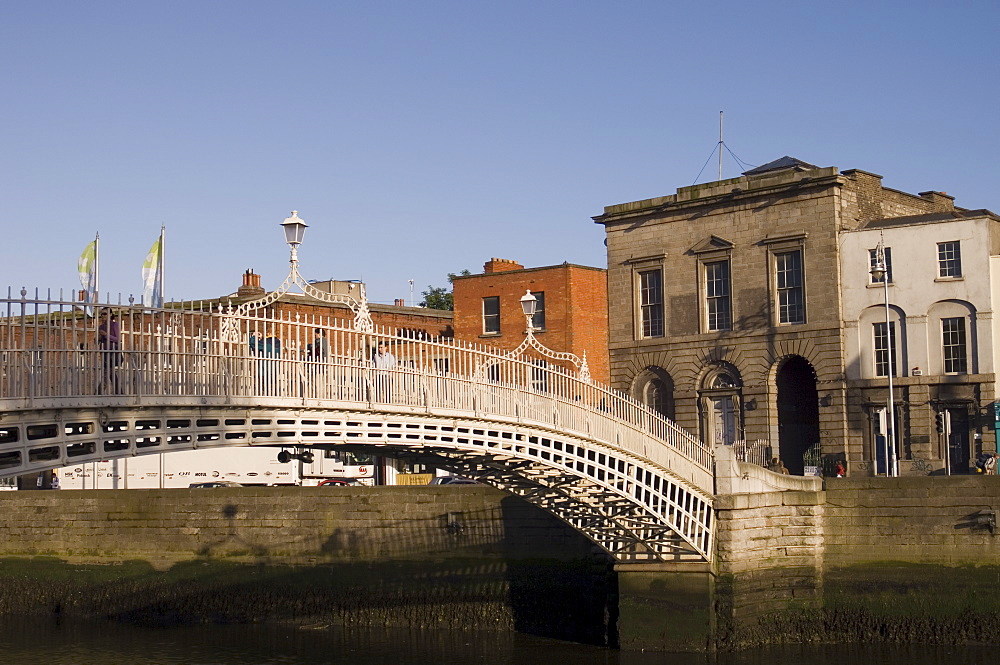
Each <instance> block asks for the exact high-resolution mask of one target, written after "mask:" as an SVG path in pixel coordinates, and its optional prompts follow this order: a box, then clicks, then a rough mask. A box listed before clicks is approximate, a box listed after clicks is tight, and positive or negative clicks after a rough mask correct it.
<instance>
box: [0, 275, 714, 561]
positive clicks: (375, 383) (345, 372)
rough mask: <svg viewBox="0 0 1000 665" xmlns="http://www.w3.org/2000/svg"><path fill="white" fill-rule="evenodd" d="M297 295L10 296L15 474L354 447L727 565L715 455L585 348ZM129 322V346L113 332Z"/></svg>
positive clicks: (634, 551) (1, 362) (641, 542)
mask: <svg viewBox="0 0 1000 665" xmlns="http://www.w3.org/2000/svg"><path fill="white" fill-rule="evenodd" d="M296 275H297V273H295V271H294V265H293V276H296ZM293 281H294V280H293ZM296 283H297V282H296ZM287 286H288V283H287V282H286V285H283V289H284V290H285V291H287ZM300 286H302V285H301V284H300ZM305 290H306V291H307V292H308V291H309V287H308V286H306V287H305ZM312 295H314V296H316V297H317V298H319V299H321V300H326V301H330V302H332V301H334V300H336V298H335V297H334V296H330V295H323V296H322V297H320V296H319V295H317V294H312ZM279 296H280V293H279ZM277 297H278V296H274V294H271V295H269V296H268V297H266V298H262V299H261V300H258V301H254V302H251V303H244V304H243V305H241V306H239V307H234V306H232V305H228V304H222V305H220V304H219V303H217V302H216V303H212V304H204V303H187V304H171V305H169V306H166V307H164V308H157V309H151V308H149V307H143V306H141V305H134V304H127V305H121V304H119V305H83V304H81V303H80V302H72V301H68V300H62V299H52V298H51V297H39V296H38V294H35V297H32V298H29V297H28V296H27V294H26V292H25V291H24V290H22V292H21V297H17V295H12V294H10V293H8V297H7V298H4V299H0V477H10V476H17V475H22V474H27V473H32V472H39V471H44V470H48V469H54V468H59V467H62V466H67V465H71V464H78V463H82V462H89V461H98V460H107V459H115V458H124V457H133V456H139V455H149V454H160V453H165V452H172V451H181V450H192V449H200V448H217V447H222V446H232V447H237V446H275V447H278V446H280V447H285V448H293V449H305V448H311V449H323V448H349V449H354V450H365V451H369V452H374V453H376V454H379V455H386V456H389V457H404V458H414V459H417V460H419V461H421V462H424V463H427V464H431V465H434V466H437V467H440V468H444V469H448V470H450V471H453V472H455V473H459V474H461V475H464V476H467V477H470V478H474V479H476V480H478V481H479V482H482V483H486V484H489V485H493V486H495V487H498V488H500V489H502V490H505V491H507V492H510V493H512V494H515V495H518V496H521V497H523V498H524V499H526V500H528V501H530V502H532V503H534V504H536V505H538V506H540V507H542V508H544V509H545V510H548V511H550V512H552V513H553V514H555V515H556V516H558V517H559V518H561V519H563V520H564V521H566V522H567V523H569V524H570V525H572V526H573V527H575V528H576V529H578V530H579V531H581V532H582V533H584V534H585V535H586V536H588V537H589V538H590V539H592V540H593V541H594V542H595V543H597V544H598V545H600V546H601V547H602V548H604V549H605V550H606V551H607V552H609V553H610V554H611V555H612V556H613V557H615V559H616V560H618V561H620V562H658V561H673V560H685V559H693V560H709V559H711V552H712V535H713V512H712V501H713V472H712V451H711V449H710V448H709V447H707V446H705V445H704V444H702V443H701V442H700V441H698V440H697V439H696V438H694V437H693V436H691V435H690V434H689V433H687V432H685V431H683V430H682V429H680V428H678V427H677V426H676V425H674V424H673V423H672V422H671V421H669V420H668V419H666V418H664V417H663V416H662V415H660V414H659V413H657V412H656V411H654V410H652V409H650V408H648V407H647V406H645V405H643V404H641V403H639V402H637V401H635V400H633V399H631V398H630V397H628V396H627V395H624V394H622V393H620V392H618V391H615V390H613V389H611V388H609V387H607V386H603V385H599V384H597V383H596V382H594V381H592V380H591V379H590V377H589V373H588V372H587V371H586V363H585V361H584V363H583V364H582V366H581V364H580V363H579V362H578V361H579V359H577V358H576V357H575V356H571V354H563V353H554V352H551V351H549V350H547V349H545V348H544V347H542V346H541V345H540V344H538V343H537V341H535V340H534V338H533V337H532V335H531V334H530V331H529V334H528V335H527V338H528V339H526V343H525V344H523V345H522V347H521V348H520V349H518V350H517V351H516V352H504V351H498V350H495V349H490V348H486V347H480V346H475V345H468V344H462V343H460V342H457V341H455V340H453V339H449V338H439V339H434V338H427V336H425V335H422V334H413V333H412V332H407V331H400V330H398V329H393V328H379V327H377V326H375V325H373V324H372V323H371V319H370V317H369V315H368V311H367V302H366V301H365V300H364V297H363V292H362V296H361V299H360V300H354V301H353V304H352V303H351V302H347V304H348V305H349V306H350V307H351V309H350V310H346V309H345V308H340V311H341V314H340V315H339V318H338V315H336V312H334V309H335V308H332V307H327V308H326V311H327V314H325V315H324V314H302V313H301V312H300V313H298V314H287V313H282V312H277V313H276V311H275V310H274V309H273V308H271V307H270V305H271V304H272V303H273V302H274V301H275V300H276V299H277ZM341 302H346V301H341ZM328 304H329V303H328ZM344 311H350V312H351V313H352V314H353V315H354V320H353V321H351V320H345V319H344V317H343V312H344ZM105 313H107V314H111V315H113V316H114V317H115V321H114V323H113V324H110V323H109V324H105V327H104V328H102V323H101V320H102V318H101V315H102V314H105ZM111 328H116V329H117V333H118V335H117V336H118V339H117V342H114V341H107V340H106V339H102V331H103V332H108V331H109V330H110V329H111ZM380 342H382V343H385V344H386V345H387V348H388V350H389V353H391V354H392V357H393V358H392V360H389V359H388V358H386V357H382V358H379V357H377V356H376V355H375V349H376V348H377V345H378V344H379V343H380Z"/></svg>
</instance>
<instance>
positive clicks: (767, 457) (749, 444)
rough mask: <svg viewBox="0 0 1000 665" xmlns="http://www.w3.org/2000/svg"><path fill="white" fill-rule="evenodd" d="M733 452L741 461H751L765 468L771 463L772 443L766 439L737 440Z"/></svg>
mask: <svg viewBox="0 0 1000 665" xmlns="http://www.w3.org/2000/svg"><path fill="white" fill-rule="evenodd" d="M733 452H734V453H736V459H737V460H739V461H740V462H750V463H752V464H756V465H757V466H762V467H764V468H765V469H766V468H768V467H769V466H770V464H771V457H772V455H771V444H770V442H768V441H767V440H765V439H759V440H757V441H736V442H735V443H733Z"/></svg>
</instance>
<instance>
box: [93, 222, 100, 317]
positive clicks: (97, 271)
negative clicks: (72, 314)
mask: <svg viewBox="0 0 1000 665" xmlns="http://www.w3.org/2000/svg"><path fill="white" fill-rule="evenodd" d="M100 299H101V232H100V231H98V232H97V233H96V234H95V235H94V304H95V305H96V304H97V302H98V301H99V300H100Z"/></svg>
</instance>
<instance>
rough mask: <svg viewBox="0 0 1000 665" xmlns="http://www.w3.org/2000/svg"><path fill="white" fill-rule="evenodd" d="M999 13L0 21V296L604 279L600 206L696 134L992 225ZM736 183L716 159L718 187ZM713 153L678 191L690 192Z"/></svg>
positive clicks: (684, 156) (205, 7)
mask: <svg viewBox="0 0 1000 665" xmlns="http://www.w3.org/2000/svg"><path fill="white" fill-rule="evenodd" d="M998 29H1000V4H998V3H997V2H993V1H983V2H962V1H958V2H952V3H941V2H934V3H931V2H921V1H913V2H870V1H868V2H855V1H848V2H840V3H812V2H801V1H799V2H764V3H750V2H738V3H736V2H714V3H696V2H666V1H661V2H653V1H647V2H632V1H629V0H619V1H616V2H610V1H609V2H591V1H587V0H575V1H570V0H567V1H559V2H554V1H546V0H532V1H530V2H526V1H522V0H503V1H502V2H477V1H475V0H473V1H471V2H470V1H469V0H462V1H458V0H455V1H421V0H408V1H405V2H404V1H392V2H386V1H379V0H370V1H368V2H341V1H339V0H328V1H326V2H296V1H294V0H292V1H285V2H280V3H279V2H259V1H254V0H245V1H242V2H229V1H210V2H205V1H204V0H200V1H199V2H188V1H185V0H181V1H177V0H174V1H171V2H144V1H136V2H104V1H101V0H96V1H92V2H52V1H47V0H35V1H33V2H6V3H4V8H3V11H2V15H0V71H2V73H3V78H2V80H3V100H4V101H3V104H2V105H0V132H2V133H3V141H2V145H0V183H2V185H0V187H2V192H0V220H2V224H3V235H2V237H3V247H4V251H3V259H2V262H0V286H4V287H6V286H7V285H10V286H13V287H14V288H15V289H20V287H21V286H22V285H25V286H28V287H35V286H38V287H42V288H49V287H51V288H54V289H58V288H60V287H61V288H65V289H67V292H69V291H70V290H73V289H77V288H79V286H78V284H79V282H78V278H77V275H76V262H77V258H78V256H79V254H80V252H81V251H82V250H83V248H84V246H85V245H86V243H88V242H89V241H90V240H91V239H93V237H94V234H95V232H100V234H101V239H102V246H101V249H102V251H101V254H102V257H101V258H102V261H101V290H102V291H105V292H106V291H111V292H113V293H118V292H122V293H124V294H125V297H127V296H128V294H129V293H135V294H136V295H138V294H139V293H141V291H142V286H141V278H140V271H141V264H142V261H143V259H144V257H145V254H146V252H147V250H148V249H149V246H150V245H151V244H152V243H153V241H154V240H155V238H156V236H157V234H158V233H159V229H160V225H161V224H165V225H166V229H167V257H166V258H167V264H166V265H167V274H166V287H167V289H166V291H167V293H166V295H167V298H168V299H170V298H176V299H182V298H185V299H186V298H196V297H211V296H216V295H221V294H224V293H229V292H231V291H234V290H235V289H236V287H237V286H239V284H240V275H241V274H242V272H243V271H244V270H245V269H247V268H253V269H254V270H255V271H256V272H258V273H260V274H261V275H262V276H263V280H264V285H265V286H266V287H271V288H273V287H275V286H277V284H278V283H279V282H280V281H281V279H283V277H284V275H285V274H286V272H287V258H288V252H287V247H286V245H285V244H284V242H283V239H282V235H281V230H280V228H279V226H278V225H279V223H280V222H281V221H282V219H284V218H285V217H286V216H288V214H289V212H290V211H291V210H292V209H296V210H299V211H300V215H301V217H302V218H303V219H305V220H306V222H307V223H309V225H310V228H309V230H308V232H307V235H306V239H305V244H304V245H303V247H302V249H301V250H300V259H301V267H302V272H303V273H304V274H305V276H306V277H307V278H309V279H327V278H331V277H333V278H337V279H363V280H365V281H366V282H367V283H368V284H369V296H370V298H371V299H372V300H373V301H378V302H391V301H392V299H393V298H407V299H408V298H409V286H408V284H407V280H409V279H414V280H415V283H416V289H415V291H416V298H417V300H419V298H420V291H422V290H424V289H426V288H427V286H428V285H429V284H433V285H436V286H441V285H445V284H446V279H445V275H446V273H448V272H457V271H460V270H461V269H463V268H469V269H471V270H472V271H473V272H479V271H481V270H482V264H483V262H484V261H486V260H488V259H489V258H490V257H493V256H498V257H503V258H509V259H516V260H518V261H520V262H521V263H523V264H525V265H527V266H540V265H551V264H556V263H562V262H563V261H569V262H571V263H579V264H584V265H596V266H604V265H606V259H605V253H604V246H603V230H602V228H601V227H598V226H597V225H595V224H593V222H592V220H591V219H590V218H591V217H592V216H594V215H597V214H600V213H601V212H602V211H603V207H604V206H605V205H611V204H615V203H622V202H625V201H632V200H638V199H644V198H650V197H653V196H660V195H663V194H669V193H672V192H673V191H674V190H675V189H676V188H677V187H681V186H686V185H690V184H692V183H693V182H695V179H696V176H697V175H698V172H699V170H701V168H702V166H703V165H704V164H705V162H706V160H707V159H708V158H709V155H710V154H711V152H712V150H713V149H714V147H715V144H716V141H717V140H718V121H719V119H718V113H719V111H720V110H722V111H725V139H726V143H727V145H728V146H729V147H730V148H731V149H732V151H733V152H734V153H735V154H736V155H738V156H739V157H740V158H741V159H742V160H744V161H745V162H747V163H749V164H753V165H759V164H762V163H764V162H767V161H770V160H772V159H776V158H778V157H781V156H782V155H786V154H787V155H792V156H795V157H798V158H800V159H803V160H805V161H807V162H811V163H814V164H818V165H820V166H838V167H840V168H841V169H847V168H859V169H864V170H866V171H872V172H875V173H879V174H881V175H883V176H884V180H883V183H884V184H885V185H886V186H889V187H893V188H896V189H901V190H904V191H908V192H914V193H915V192H920V191H926V190H931V189H933V190H942V191H947V192H948V193H950V194H952V195H953V196H955V197H956V203H957V204H958V205H960V206H963V207H967V208H990V209H992V210H995V211H998V212H1000V189H998V182H1000V177H998V176H1000V173H998V171H1000V169H998V167H997V163H998V157H1000V129H998V126H1000V124H998V120H1000V117H998V116H1000V98H998V97H1000V92H998V90H1000V86H998V83H1000V81H998V78H1000V76H998V74H1000V57H998V39H997V34H998V32H1000V30H998ZM742 170H743V169H741V168H739V167H738V165H737V164H736V163H735V161H734V160H733V159H732V158H731V157H730V156H729V155H728V154H727V155H726V160H725V170H724V174H723V175H724V177H727V178H728V177H735V176H736V175H738V174H739V172H740V171H742ZM716 177H717V164H716V162H715V161H714V160H713V161H712V162H711V163H710V164H709V165H708V166H707V167H706V168H705V171H704V173H702V176H701V178H700V179H699V181H708V180H715V179H716Z"/></svg>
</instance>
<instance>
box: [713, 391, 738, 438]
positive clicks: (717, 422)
mask: <svg viewBox="0 0 1000 665" xmlns="http://www.w3.org/2000/svg"><path fill="white" fill-rule="evenodd" d="M712 433H713V434H714V437H713V438H714V440H715V442H716V443H724V444H726V445H727V446H731V445H732V444H733V442H734V441H736V409H735V408H734V406H733V398H732V397H731V396H728V395H727V396H725V397H713V398H712Z"/></svg>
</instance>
